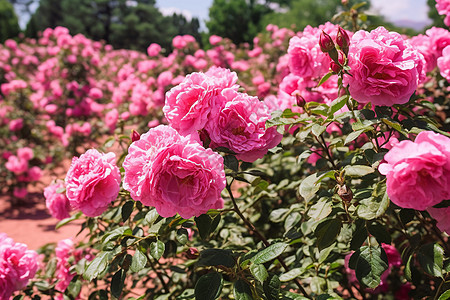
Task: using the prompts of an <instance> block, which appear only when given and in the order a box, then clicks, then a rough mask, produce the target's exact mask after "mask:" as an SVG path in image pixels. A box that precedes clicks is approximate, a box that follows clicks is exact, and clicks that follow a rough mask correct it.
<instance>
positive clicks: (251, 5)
mask: <svg viewBox="0 0 450 300" xmlns="http://www.w3.org/2000/svg"><path fill="white" fill-rule="evenodd" d="M271 11H272V10H271V9H270V8H269V6H268V5H264V4H259V2H258V1H255V0H214V2H213V4H212V6H211V7H210V8H209V21H207V22H206V27H207V28H208V30H209V34H211V35H213V34H216V35H219V36H222V37H227V38H229V39H231V40H232V41H233V42H235V43H236V44H240V43H244V42H250V43H251V42H252V40H253V37H255V36H256V34H258V33H259V32H260V31H261V30H262V28H263V27H262V23H261V20H262V18H263V16H264V15H266V14H268V13H270V12H271Z"/></svg>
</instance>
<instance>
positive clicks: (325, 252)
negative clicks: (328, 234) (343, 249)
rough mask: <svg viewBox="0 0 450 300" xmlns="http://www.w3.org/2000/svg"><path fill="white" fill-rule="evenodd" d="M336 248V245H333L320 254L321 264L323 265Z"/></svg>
mask: <svg viewBox="0 0 450 300" xmlns="http://www.w3.org/2000/svg"><path fill="white" fill-rule="evenodd" d="M334 248H335V244H334V243H333V244H331V246H329V247H328V248H325V249H323V250H321V251H320V252H319V264H321V263H323V262H324V261H325V260H326V259H327V258H328V256H329V255H330V253H331V251H333V249H334Z"/></svg>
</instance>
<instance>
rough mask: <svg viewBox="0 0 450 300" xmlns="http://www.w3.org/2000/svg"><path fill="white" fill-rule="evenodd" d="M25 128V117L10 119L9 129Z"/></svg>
mask: <svg viewBox="0 0 450 300" xmlns="http://www.w3.org/2000/svg"><path fill="white" fill-rule="evenodd" d="M22 128H23V119H15V120H11V121H9V130H11V131H18V130H20V129H22Z"/></svg>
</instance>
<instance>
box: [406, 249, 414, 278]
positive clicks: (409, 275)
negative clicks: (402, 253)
mask: <svg viewBox="0 0 450 300" xmlns="http://www.w3.org/2000/svg"><path fill="white" fill-rule="evenodd" d="M412 263H413V255H410V256H409V258H408V260H407V262H406V265H405V277H406V279H407V280H408V281H412V272H411V266H412Z"/></svg>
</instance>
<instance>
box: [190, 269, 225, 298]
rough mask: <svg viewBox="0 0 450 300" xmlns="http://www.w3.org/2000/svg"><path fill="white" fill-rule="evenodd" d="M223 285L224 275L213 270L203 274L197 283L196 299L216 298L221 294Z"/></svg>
mask: <svg viewBox="0 0 450 300" xmlns="http://www.w3.org/2000/svg"><path fill="white" fill-rule="evenodd" d="M222 286H223V278H222V275H221V274H220V273H218V272H211V273H208V274H205V275H203V276H202V277H200V278H199V279H198V280H197V283H196V284H195V291H194V293H195V299H204V300H214V299H217V298H218V297H219V296H220V293H221V291H222Z"/></svg>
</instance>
